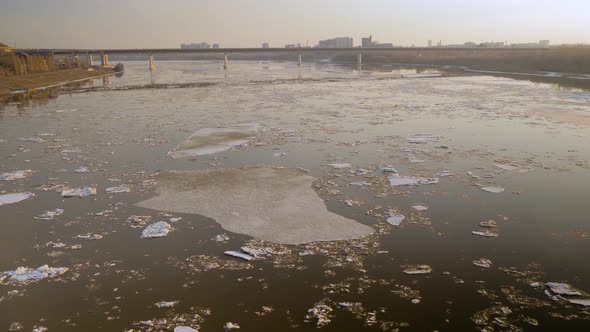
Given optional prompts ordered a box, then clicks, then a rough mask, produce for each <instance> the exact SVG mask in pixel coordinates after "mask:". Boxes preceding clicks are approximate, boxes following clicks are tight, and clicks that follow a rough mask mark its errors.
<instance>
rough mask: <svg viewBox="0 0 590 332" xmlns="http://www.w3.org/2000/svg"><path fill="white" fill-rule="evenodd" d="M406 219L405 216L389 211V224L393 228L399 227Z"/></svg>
mask: <svg viewBox="0 0 590 332" xmlns="http://www.w3.org/2000/svg"><path fill="white" fill-rule="evenodd" d="M404 219H406V217H405V216H404V215H403V214H397V213H395V212H394V211H393V210H389V218H387V222H388V223H389V224H390V225H393V226H399V225H400V224H401V223H402V221H404Z"/></svg>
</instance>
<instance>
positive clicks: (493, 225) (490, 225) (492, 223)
mask: <svg viewBox="0 0 590 332" xmlns="http://www.w3.org/2000/svg"><path fill="white" fill-rule="evenodd" d="M479 227H483V228H496V222H495V221H493V220H487V221H482V222H480V223H479Z"/></svg>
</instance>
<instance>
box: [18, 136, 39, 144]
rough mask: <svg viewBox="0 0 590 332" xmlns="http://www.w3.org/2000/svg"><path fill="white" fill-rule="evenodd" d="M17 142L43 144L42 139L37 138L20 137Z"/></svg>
mask: <svg viewBox="0 0 590 332" xmlns="http://www.w3.org/2000/svg"><path fill="white" fill-rule="evenodd" d="M18 141H19V142H31V143H43V142H45V141H44V140H43V139H42V138H39V137H21V138H19V139H18Z"/></svg>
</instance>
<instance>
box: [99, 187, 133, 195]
mask: <svg viewBox="0 0 590 332" xmlns="http://www.w3.org/2000/svg"><path fill="white" fill-rule="evenodd" d="M104 192H105V193H107V194H121V193H129V192H131V189H130V188H129V186H127V185H122V186H118V187H109V188H106V189H105V190H104Z"/></svg>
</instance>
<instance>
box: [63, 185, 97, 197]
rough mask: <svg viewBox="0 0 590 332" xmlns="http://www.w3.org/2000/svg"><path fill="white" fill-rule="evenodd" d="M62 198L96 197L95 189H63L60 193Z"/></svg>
mask: <svg viewBox="0 0 590 332" xmlns="http://www.w3.org/2000/svg"><path fill="white" fill-rule="evenodd" d="M61 195H62V196H63V197H86V196H92V195H96V188H93V187H86V188H74V189H64V190H63V191H62V192H61Z"/></svg>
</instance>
